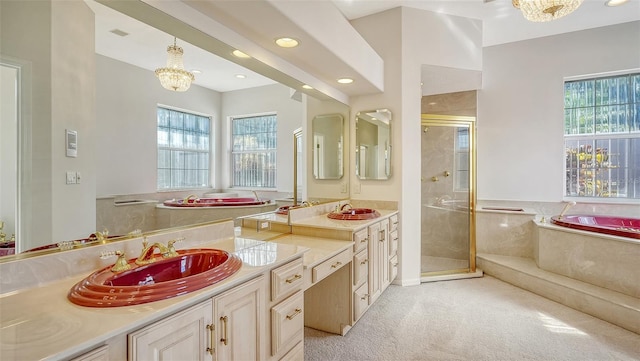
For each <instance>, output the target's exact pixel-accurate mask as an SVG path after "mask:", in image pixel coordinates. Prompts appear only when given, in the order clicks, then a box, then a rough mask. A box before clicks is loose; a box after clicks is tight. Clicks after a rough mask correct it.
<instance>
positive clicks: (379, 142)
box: [355, 109, 391, 180]
mask: <svg viewBox="0 0 640 361" xmlns="http://www.w3.org/2000/svg"><path fill="white" fill-rule="evenodd" d="M355 160H356V176H357V177H358V178H359V179H370V180H384V179H389V177H391V112H390V111H389V110H388V109H378V110H367V111H362V112H358V113H357V114H356V157H355Z"/></svg>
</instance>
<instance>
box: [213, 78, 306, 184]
mask: <svg viewBox="0 0 640 361" xmlns="http://www.w3.org/2000/svg"><path fill="white" fill-rule="evenodd" d="M290 90H291V89H290V88H289V87H287V86H284V85H282V84H273V85H266V86H262V87H257V88H251V89H245V90H236V91H231V92H225V93H223V94H222V118H221V119H222V121H221V128H220V129H221V132H220V133H221V136H222V141H221V142H220V143H219V144H220V148H219V154H220V156H219V157H218V158H217V159H218V163H217V165H216V168H218V169H220V170H222V171H221V172H219V177H217V179H218V180H219V182H217V183H216V184H219V185H220V186H217V188H223V189H226V188H229V187H230V184H231V178H230V176H231V172H230V171H229V169H230V161H231V146H230V144H229V140H230V137H231V133H230V132H231V130H230V128H229V122H230V117H233V116H242V115H253V114H264V113H276V114H277V115H278V139H277V142H278V150H277V154H276V160H277V163H276V167H277V169H278V174H277V176H276V183H277V190H278V191H280V192H293V173H292V172H293V131H294V130H295V129H297V128H300V127H301V126H302V123H303V121H304V119H305V112H306V111H305V104H304V102H303V101H299V100H295V99H293V98H292V97H291V92H290Z"/></svg>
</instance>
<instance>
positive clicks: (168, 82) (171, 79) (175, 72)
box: [156, 38, 196, 92]
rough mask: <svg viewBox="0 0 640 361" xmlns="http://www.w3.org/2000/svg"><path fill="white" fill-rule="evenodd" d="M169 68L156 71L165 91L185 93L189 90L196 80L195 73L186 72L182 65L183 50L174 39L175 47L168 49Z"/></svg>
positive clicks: (170, 46) (171, 46)
mask: <svg viewBox="0 0 640 361" xmlns="http://www.w3.org/2000/svg"><path fill="white" fill-rule="evenodd" d="M167 53H168V54H169V55H168V56H167V67H166V68H158V69H156V76H157V77H158V79H160V84H162V86H163V87H164V88H165V89H168V90H173V91H177V92H183V91H186V90H187V89H189V87H190V86H191V82H192V81H194V80H196V77H195V76H193V73H190V72H188V71H186V70H184V64H183V63H182V54H183V53H184V52H183V51H182V48H181V47H179V46H177V45H176V38H173V45H169V46H168V47H167Z"/></svg>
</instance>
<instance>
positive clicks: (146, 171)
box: [0, 0, 345, 252]
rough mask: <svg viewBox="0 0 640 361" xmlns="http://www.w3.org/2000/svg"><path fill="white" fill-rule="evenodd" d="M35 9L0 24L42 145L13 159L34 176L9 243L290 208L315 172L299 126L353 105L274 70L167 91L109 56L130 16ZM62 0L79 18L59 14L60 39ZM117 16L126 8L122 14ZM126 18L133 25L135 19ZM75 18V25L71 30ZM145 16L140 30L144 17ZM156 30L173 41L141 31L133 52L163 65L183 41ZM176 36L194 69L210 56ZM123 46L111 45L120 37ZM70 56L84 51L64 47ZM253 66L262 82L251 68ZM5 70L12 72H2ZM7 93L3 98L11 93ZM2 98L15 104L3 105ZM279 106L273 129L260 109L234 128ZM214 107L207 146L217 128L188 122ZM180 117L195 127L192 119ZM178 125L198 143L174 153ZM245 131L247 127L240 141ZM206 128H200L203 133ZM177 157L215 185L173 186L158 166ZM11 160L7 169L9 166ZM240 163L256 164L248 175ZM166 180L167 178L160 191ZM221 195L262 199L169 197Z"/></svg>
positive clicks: (88, 9)
mask: <svg viewBox="0 0 640 361" xmlns="http://www.w3.org/2000/svg"><path fill="white" fill-rule="evenodd" d="M87 4H90V6H87ZM36 5H38V6H42V7H43V9H42V12H40V13H38V12H35V11H32V10H33V9H29V11H23V9H21V8H20V7H21V6H26V2H0V6H2V9H1V10H2V11H1V12H0V13H2V19H3V22H4V20H5V19H6V18H7V17H13V18H15V19H18V20H16V21H12V22H11V27H10V26H9V25H7V27H8V29H10V30H12V31H3V32H2V34H1V35H2V41H1V42H0V44H2V47H1V48H0V55H2V60H3V65H4V60H5V59H7V58H9V59H12V60H13V59H14V58H15V59H17V60H18V61H17V63H18V64H28V67H27V68H25V69H20V72H26V74H27V76H25V77H23V78H22V80H21V82H22V83H21V84H20V85H22V86H24V88H26V89H27V90H29V91H30V94H33V100H28V99H23V100H28V101H23V102H22V103H23V104H27V105H29V108H28V109H27V111H23V112H21V113H22V114H23V115H25V117H23V118H20V120H19V122H20V124H19V125H18V127H19V130H18V133H20V132H22V133H23V135H24V137H26V138H29V139H34V140H35V139H37V140H38V142H37V144H36V143H34V144H25V142H22V143H21V144H19V145H18V146H17V148H18V149H22V148H21V147H25V149H27V151H26V152H23V154H21V155H20V156H18V155H14V156H13V157H14V159H15V160H17V162H18V164H19V168H18V167H17V168H18V169H17V171H18V173H19V174H23V175H28V177H24V179H22V180H21V181H20V182H19V183H20V184H18V187H17V188H18V189H19V190H20V193H18V194H20V195H22V196H20V197H19V198H18V199H17V200H16V201H15V202H14V203H16V204H14V205H13V206H12V207H5V206H4V204H3V208H2V214H1V215H0V221H4V220H5V219H6V220H7V221H8V222H9V221H10V223H11V227H10V226H9V225H8V224H7V225H5V227H4V229H5V231H1V230H0V232H3V233H9V235H7V236H6V239H7V240H8V239H10V237H11V236H10V234H12V233H14V232H15V233H16V239H17V242H16V243H17V245H18V248H17V249H18V251H19V252H22V251H25V250H30V249H36V248H40V247H42V246H48V245H53V246H56V247H57V245H58V244H62V245H63V246H64V245H67V246H68V245H69V243H68V242H69V241H75V240H79V241H81V242H82V244H87V243H89V242H97V241H99V239H100V240H107V239H109V240H111V239H113V238H115V237H116V236H126V235H128V234H129V233H131V232H138V231H140V232H151V231H155V230H159V229H165V228H169V227H176V226H185V225H189V224H195V223H201V222H208V221H212V220H216V219H228V218H236V217H240V216H243V215H246V214H247V212H250V213H262V212H265V211H273V210H274V209H276V208H277V207H278V206H279V205H280V204H285V205H286V204H292V203H293V191H294V188H295V189H297V193H298V194H301V193H302V194H306V193H307V192H308V191H309V188H308V185H307V184H306V183H305V179H304V178H305V177H303V176H299V177H298V180H299V182H298V183H297V184H296V183H294V182H293V179H292V177H291V174H292V173H293V164H294V159H296V158H297V159H298V160H300V161H301V162H302V163H304V161H307V158H306V157H305V156H304V154H303V153H301V154H296V153H295V152H292V149H293V142H294V139H292V137H291V134H292V132H293V130H295V129H299V128H302V129H303V130H306V131H308V126H307V124H306V122H307V117H308V116H313V114H322V113H325V112H331V111H333V110H332V107H331V106H329V109H325V110H324V112H321V111H319V109H318V108H319V106H318V105H319V104H322V105H327V104H331V103H333V104H340V106H344V105H343V104H341V103H339V102H336V101H333V100H328V99H323V100H322V101H317V100H315V99H313V98H311V97H309V96H307V95H305V94H302V93H300V92H298V91H293V90H292V89H291V88H289V87H288V86H285V85H282V84H279V83H277V82H274V81H272V80H271V79H267V80H268V81H267V82H266V83H261V84H260V85H259V86H249V87H245V88H236V89H233V90H213V89H210V88H207V87H205V86H203V85H202V84H199V83H198V79H199V78H200V77H202V75H198V74H196V81H195V82H194V83H193V84H192V85H191V87H190V88H189V89H188V91H186V92H183V93H178V92H173V91H169V90H166V89H164V88H162V86H161V85H160V82H159V81H158V78H157V77H156V76H155V74H154V73H153V69H146V68H144V67H143V66H142V65H139V64H136V63H134V61H133V60H132V61H131V62H129V61H124V60H120V59H116V58H114V57H112V56H111V54H109V55H105V54H101V53H98V52H97V48H98V46H97V42H98V40H97V38H98V37H99V34H98V32H99V31H100V29H109V31H111V30H114V29H118V26H120V25H115V24H111V25H110V24H108V22H106V23H105V21H106V20H105V19H104V18H102V17H101V14H100V13H97V12H96V13H95V14H94V11H95V10H96V9H97V8H99V7H101V6H102V5H100V4H97V3H95V2H93V1H89V0H87V1H85V2H55V1H54V2H52V3H47V2H42V4H40V3H38V4H36ZM34 6H35V5H34ZM51 7H55V8H56V12H55V13H56V14H58V15H59V14H65V15H66V16H71V17H72V19H73V21H71V20H70V19H67V20H68V21H65V20H64V19H63V18H61V19H59V20H57V21H59V22H56V24H55V26H57V27H60V28H59V29H58V28H57V30H59V31H57V32H56V33H55V34H61V35H60V36H59V37H60V39H58V37H56V36H52V31H51V29H50V28H42V27H43V25H39V24H46V22H42V21H41V18H40V16H47V14H48V16H50V17H52V18H53V17H54V16H53V13H54V12H52V11H51ZM58 7H59V9H58ZM34 14H35V15H34ZM118 15H119V16H123V14H120V13H118ZM56 16H57V15H56ZM94 19H95V20H94ZM108 19H111V18H108ZM127 22H135V21H133V19H131V18H128V17H127ZM138 23H139V22H138ZM7 24H9V23H8V22H7ZM142 25H144V24H142ZM183 25H184V26H188V25H187V24H183ZM67 26H68V27H72V29H67V28H66V27H67ZM136 26H141V23H140V24H136ZM13 27H16V28H13ZM144 27H145V31H147V32H159V33H161V36H162V37H161V40H160V43H161V44H162V45H161V46H157V47H156V46H155V45H154V46H153V51H152V50H151V49H149V47H148V45H147V44H146V43H145V42H140V40H137V41H138V43H135V41H136V40H133V41H134V43H128V45H127V46H123V45H121V46H120V47H121V48H122V50H124V51H127V50H130V51H128V53H130V54H131V53H134V51H133V48H136V49H137V50H139V51H141V52H143V53H153V54H155V55H153V56H154V58H155V61H154V64H155V66H156V67H159V66H163V65H164V64H165V62H166V58H167V54H166V49H167V45H168V44H172V43H173V42H174V37H173V36H172V35H171V34H167V33H163V32H160V31H158V30H157V29H152V28H148V26H144ZM3 29H4V24H3ZM136 29H139V28H136ZM67 30H68V31H67ZM71 30H72V31H71ZM120 30H122V29H120ZM25 34H28V37H25ZM62 34H64V35H62ZM109 36H111V37H112V40H110V41H118V40H113V39H120V40H122V39H123V38H125V39H136V38H137V37H136V36H135V35H133V34H131V36H130V35H126V36H123V35H122V34H120V33H119V32H118V34H115V33H110V34H109ZM27 39H28V40H27ZM212 41H213V40H212ZM177 42H178V45H179V46H180V45H182V46H183V47H184V48H185V51H184V62H185V66H186V67H188V66H189V65H188V64H189V62H190V61H192V62H193V61H194V59H196V58H199V57H202V53H203V52H206V51H204V50H202V49H196V50H193V48H189V50H187V47H188V46H189V43H188V39H178V41H177ZM53 45H55V46H53ZM111 45H112V46H111V48H112V50H113V48H114V47H117V46H115V45H113V44H111ZM52 47H54V48H55V51H54V52H52V53H48V54H44V53H41V52H40V51H41V50H42V49H51V48H52ZM138 48H139V49H138ZM25 49H26V51H25ZM155 50H157V51H155ZM58 52H66V53H68V54H73V56H72V57H57V56H56V54H58ZM156 55H157V56H156ZM192 64H193V63H192ZM190 70H191V69H190ZM200 70H201V71H202V73H206V72H208V69H206V68H203V69H200ZM247 74H248V76H249V78H250V77H251V72H247ZM235 75H236V73H235V72H233V73H232V72H227V73H226V74H218V75H217V77H218V78H220V79H222V78H235ZM257 75H258V74H256V76H257ZM2 78H3V79H5V77H4V76H3V77H2ZM7 78H8V77H7ZM52 84H53V85H54V86H51V85H52ZM2 98H3V101H4V100H5V97H4V91H3V96H2ZM307 103H308V104H313V105H314V107H315V108H314V110H313V111H312V112H310V111H309V110H308V109H307V106H308V105H307ZM2 108H3V110H4V109H7V108H6V107H5V106H4V103H3V106H2ZM160 109H163V110H162V111H160ZM167 109H168V110H170V111H171V113H172V114H173V113H175V114H177V115H176V117H177V118H180V117H182V120H181V121H180V120H177V121H176V122H173V120H172V119H169V121H168V122H164V121H163V122H160V121H159V119H158V116H159V112H161V113H162V112H165V110H167ZM274 114H275V115H276V116H277V121H276V122H273V126H272V127H271V128H270V129H268V128H269V127H266V126H265V127H263V126H262V125H258V123H259V122H258V123H256V122H254V120H253V119H251V120H249V121H246V122H245V124H244V126H243V129H245V130H246V132H245V133H243V134H240V133H239V132H236V133H234V132H235V131H236V130H237V129H234V125H233V120H235V119H239V120H246V119H247V118H258V117H269V116H272V115H274ZM202 117H204V118H206V119H208V120H207V122H208V124H209V129H208V130H209V132H210V133H209V134H210V143H209V144H208V146H207V145H206V144H201V143H198V144H196V143H195V142H191V140H193V139H191V138H189V137H190V136H191V133H193V132H201V131H204V130H206V129H205V128H207V127H206V126H203V125H201V124H200V125H197V126H195V127H194V126H192V125H193V124H190V122H191V119H192V118H202ZM5 118H6V117H5V116H4V115H3V117H2V124H3V129H2V144H11V143H10V142H12V141H13V142H14V144H15V141H16V137H15V136H11V137H10V139H5V137H9V136H8V135H7V134H9V133H8V132H5V131H4V124H5ZM31 123H33V124H31ZM161 123H162V124H161ZM180 124H183V126H182V127H180ZM265 124H266V123H265ZM161 125H162V126H163V127H165V128H166V129H164V130H163V131H162V132H161V131H160V129H159V127H160V126H161ZM174 125H175V127H174ZM66 130H72V131H75V132H77V134H78V138H77V139H78V141H77V143H78V147H77V157H73V158H71V157H67V156H65V149H64V144H65V134H66ZM192 131H193V132H192ZM264 131H271V132H272V134H271V136H270V137H267V138H268V139H272V140H275V144H272V143H268V142H267V143H268V144H265V143H261V142H260V141H259V140H258V139H263V138H265V137H261V136H257V135H256V134H257V133H261V132H264ZM180 132H181V134H182V135H181V136H182V138H181V139H182V142H181V143H182V145H183V146H185V148H188V149H186V150H185V149H172V147H173V146H174V145H176V144H177V143H180V142H172V141H171V137H172V136H173V135H177V134H178V133H180ZM247 132H248V133H253V135H252V134H247ZM161 133H162V134H164V135H166V134H168V136H169V138H168V139H164V138H162V139H159V137H160V136H161V135H162V134H161ZM233 134H236V135H237V136H238V137H237V138H235V139H234V138H232V135H233ZM164 135H163V136H164ZM196 138H198V139H200V138H202V136H201V134H199V135H198V137H196ZM176 139H178V138H176ZM232 139H234V140H232ZM239 139H241V140H239ZM303 139H307V138H306V137H300V138H299V140H298V141H300V142H302V140H303ZM160 140H162V142H160ZM174 140H175V139H174ZM236 140H237V141H236ZM305 142H306V140H305ZM159 143H162V145H163V146H166V148H167V149H165V150H166V151H163V152H160V151H159V150H160V149H159ZM207 149H208V155H204V156H202V157H189V156H187V155H186V154H187V153H188V152H187V151H192V150H193V151H197V152H200V151H202V150H205V151H206V150H207ZM256 149H258V150H260V151H263V150H266V151H272V155H265V156H264V157H263V156H260V157H256V156H252V155H251V154H250V153H251V152H254V151H256ZM298 149H303V145H302V144H298ZM52 150H53V151H52ZM3 154H4V153H3ZM160 154H162V157H163V158H162V159H160V157H159V155H160ZM171 162H177V163H178V164H180V166H182V167H184V171H183V172H182V174H181V176H182V177H183V178H182V179H189V178H190V177H192V179H195V181H196V182H200V181H202V182H200V185H202V186H203V187H197V188H182V189H181V188H180V187H178V188H176V187H173V186H171V183H170V181H168V180H167V179H170V178H167V177H160V175H159V174H160V169H159V165H165V164H169V163H171ZM3 163H4V161H3ZM203 165H207V166H208V167H209V168H208V169H209V170H208V172H209V173H208V177H209V179H208V181H207V179H206V177H204V176H203V175H202V172H201V171H202V170H203V169H205V168H202V166H203ZM189 169H191V170H189ZM258 169H260V171H258ZM305 169H307V167H306V166H305V165H304V164H301V165H299V170H298V172H297V174H298V175H300V174H301V172H304V170H305ZM5 170H6V169H3V175H4V174H6V173H5V172H4V171H5ZM235 170H240V171H244V173H243V174H242V176H238V172H236V171H235ZM205 172H206V169H205ZM252 172H253V173H252ZM17 176H18V175H17V174H15V173H12V174H11V175H9V177H12V178H13V179H18V177H17ZM161 178H162V179H161ZM160 180H163V182H164V183H162V185H164V186H166V187H161V184H160ZM6 184H7V183H6V182H3V183H2V184H1V185H0V186H1V187H2V192H3V193H2V194H4V193H5V188H4V187H5V185H6ZM159 189H162V191H159ZM25 191H26V192H27V193H24V192H25ZM322 191H323V192H324V193H322V195H323V196H326V197H327V198H334V199H336V198H343V197H344V196H345V195H344V194H341V192H339V190H338V191H336V192H335V194H327V193H329V192H327V190H326V189H323V190H322ZM7 192H13V194H16V187H15V186H11V187H10V188H8V190H7ZM25 194H26V196H24V195H25ZM32 194H33V197H36V196H38V199H37V202H35V199H31V195H32ZM219 198H225V199H227V198H228V199H237V198H253V199H257V200H259V201H260V203H261V204H257V205H256V207H258V208H256V209H253V208H248V207H233V208H222V207H218V208H209V209H206V210H204V209H205V208H204V207H187V208H184V207H183V208H181V209H171V208H168V207H164V206H163V204H162V203H164V201H167V200H172V201H174V202H175V203H180V202H182V203H183V204H195V203H198V202H197V201H196V200H202V199H219ZM298 198H300V196H299V197H298ZM4 199H5V197H4V195H3V201H4ZM7 199H8V198H7ZM231 201H232V202H233V200H231ZM262 202H264V203H262ZM241 208H242V211H241V210H240V209H241ZM18 211H20V213H19V214H18ZM5 214H6V217H5ZM12 214H14V215H16V217H14V218H13V219H12V218H11V217H10V215H12ZM18 218H19V219H18ZM18 224H19V225H20V227H19V228H20V229H22V228H24V229H25V231H24V232H22V233H20V232H19V230H17V229H16V225H18ZM72 244H73V243H72ZM62 248H64V247H62Z"/></svg>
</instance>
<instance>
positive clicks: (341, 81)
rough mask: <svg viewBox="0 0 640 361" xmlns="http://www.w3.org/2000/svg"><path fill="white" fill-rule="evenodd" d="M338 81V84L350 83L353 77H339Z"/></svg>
mask: <svg viewBox="0 0 640 361" xmlns="http://www.w3.org/2000/svg"><path fill="white" fill-rule="evenodd" d="M338 83H340V84H351V83H353V79H351V78H340V79H338Z"/></svg>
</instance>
